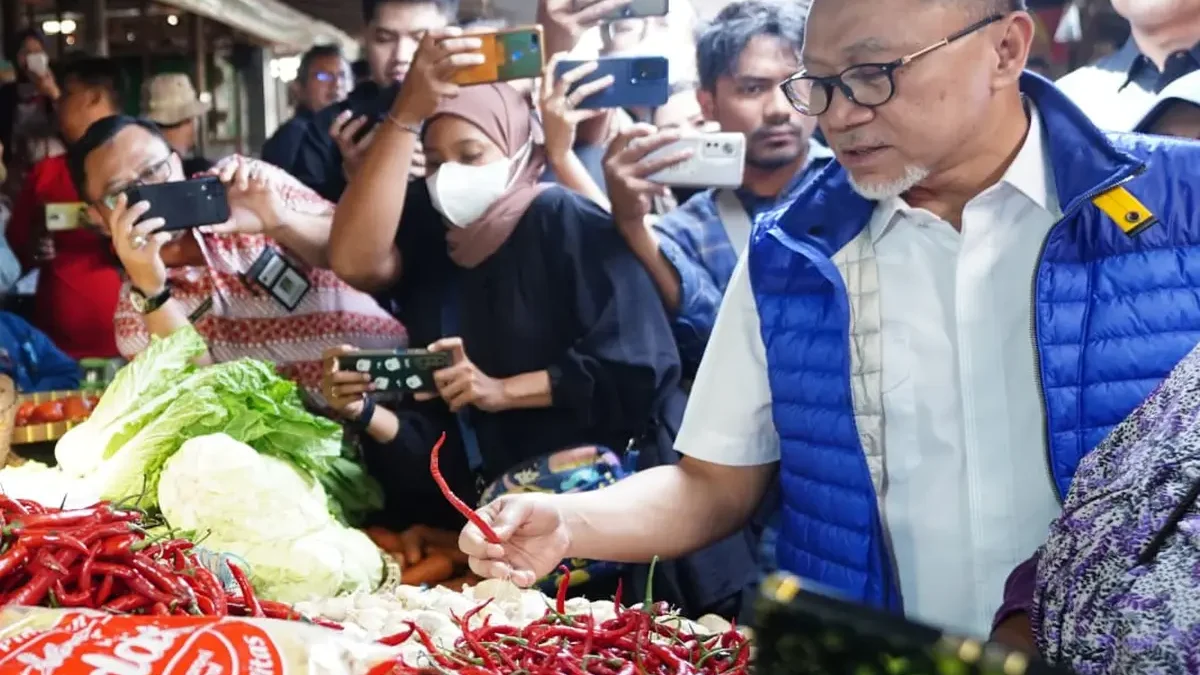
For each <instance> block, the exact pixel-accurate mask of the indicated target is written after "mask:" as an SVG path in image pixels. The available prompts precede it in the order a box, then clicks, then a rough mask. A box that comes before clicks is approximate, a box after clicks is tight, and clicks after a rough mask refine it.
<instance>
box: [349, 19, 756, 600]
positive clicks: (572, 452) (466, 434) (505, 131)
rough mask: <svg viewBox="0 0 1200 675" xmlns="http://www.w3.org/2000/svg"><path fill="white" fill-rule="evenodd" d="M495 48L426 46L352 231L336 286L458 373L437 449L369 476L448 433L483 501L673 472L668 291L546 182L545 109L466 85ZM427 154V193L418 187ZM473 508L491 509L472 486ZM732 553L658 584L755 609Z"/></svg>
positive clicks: (367, 181) (444, 393)
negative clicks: (420, 153) (417, 158)
mask: <svg viewBox="0 0 1200 675" xmlns="http://www.w3.org/2000/svg"><path fill="white" fill-rule="evenodd" d="M478 45H479V40H478V39H477V38H473V37H469V36H461V34H459V33H458V32H457V31H454V30H453V29H449V30H447V31H444V32H431V33H430V34H428V35H427V36H426V37H425V38H424V39H423V41H422V45H421V48H420V50H419V51H418V53H417V56H416V58H415V59H414V63H413V66H412V69H411V70H410V72H409V75H408V77H407V78H406V79H405V86H404V87H403V89H402V90H401V93H400V95H399V97H398V98H397V101H396V103H395V105H394V106H393V108H392V111H391V113H390V114H389V115H388V116H387V118H386V119H387V122H386V123H385V124H383V125H381V126H380V131H379V133H378V135H377V136H376V139H375V140H374V141H373V142H372V145H371V149H370V150H369V151H368V155H367V157H366V159H365V164H364V165H363V169H362V171H361V173H360V174H359V176H360V177H359V178H357V179H356V180H355V181H352V182H351V184H350V187H349V189H348V190H347V192H346V193H345V195H344V196H343V198H342V201H341V203H340V204H339V206H338V210H337V212H336V214H335V217H334V226H333V236H332V238H331V249H330V257H331V262H332V264H333V267H334V269H335V271H337V272H338V273H339V274H341V275H342V276H343V277H344V278H347V279H349V280H352V283H356V284H358V285H360V286H361V287H362V288H364V289H370V290H373V291H376V292H383V293H386V294H388V295H390V296H391V298H392V300H393V301H394V302H395V304H396V306H397V308H398V310H399V312H400V314H401V318H402V320H403V321H404V322H405V324H406V325H408V327H409V330H410V337H411V338H412V339H413V343H414V344H422V343H423V342H425V341H428V342H432V345H431V347H430V348H431V349H432V350H434V351H445V352H449V353H450V354H451V355H452V361H453V365H452V366H451V367H450V368H447V369H445V370H443V371H440V372H438V373H436V374H435V380H436V384H437V386H438V398H439V399H440V401H441V404H440V409H438V410H432V409H426V410H427V411H428V413H429V418H428V419H430V420H431V422H430V423H429V424H428V426H429V427H430V429H431V433H430V434H429V436H428V437H426V438H425V439H424V440H418V439H416V438H412V437H411V436H409V437H406V442H407V443H408V445H405V446H403V447H399V448H398V447H395V446H391V447H375V448H370V447H369V448H368V451H367V454H368V457H369V456H371V455H380V454H386V455H388V456H389V457H391V458H392V459H393V460H394V461H395V458H396V457H397V456H401V455H403V456H406V457H408V458H409V461H411V462H412V466H413V467H418V466H424V467H427V466H428V447H429V446H430V445H432V443H433V441H434V438H435V437H436V435H437V434H438V433H440V432H441V431H449V432H450V433H451V434H452V435H453V436H455V441H457V442H456V443H455V445H454V448H453V450H455V453H454V454H455V455H457V457H452V458H446V452H443V458H444V461H447V463H449V464H451V467H452V469H453V471H454V473H455V475H456V476H462V475H463V474H464V473H465V474H466V475H469V476H474V477H475V478H478V479H480V481H479V484H480V485H486V484H489V483H490V484H491V487H489V488H487V489H486V490H483V491H482V493H476V494H477V495H478V496H480V497H481V498H482V499H481V501H487V500H489V499H491V498H493V497H496V496H499V495H500V494H502V493H504V492H506V491H514V490H520V491H541V492H563V491H572V490H580V489H594V488H595V487H599V486H600V485H602V484H603V483H604V482H605V481H610V480H617V479H619V478H620V477H621V476H622V475H624V472H625V471H626V470H641V469H645V468H648V467H650V466H654V465H657V464H660V463H664V462H668V461H675V455H674V451H673V450H672V443H673V438H674V433H675V430H676V429H677V428H678V422H679V420H680V417H681V414H682V408H683V405H684V397H683V394H682V392H681V391H680V389H679V376H680V366H679V355H678V352H677V351H676V348H675V341H674V338H673V337H672V334H671V330H670V326H669V324H668V321H667V317H666V315H665V314H664V311H663V309H662V305H661V302H659V299H658V296H657V293H656V291H655V287H654V285H653V283H652V282H651V280H650V278H649V277H648V276H647V274H646V272H645V271H644V269H642V268H641V267H640V266H639V265H638V263H637V260H636V259H635V258H634V257H633V254H632V253H631V252H630V251H629V250H628V248H627V247H626V246H625V245H624V244H623V242H622V240H621V239H620V236H619V234H618V233H617V232H616V230H615V229H614V227H613V223H612V220H611V218H610V216H609V214H608V213H606V212H605V211H604V210H603V209H601V208H600V207H598V206H596V205H595V204H594V203H592V202H590V201H588V200H587V199H586V198H584V197H582V196H580V195H578V194H575V193H573V192H570V191H568V190H566V189H564V188H562V187H560V186H558V185H552V184H547V183H542V182H540V181H539V177H540V176H542V175H543V172H544V168H545V155H544V152H543V148H542V145H541V140H542V136H541V129H540V127H539V125H538V124H537V122H536V120H535V118H534V116H533V113H532V111H531V109H530V107H529V104H528V102H527V101H525V100H524V99H523V98H522V97H521V96H520V95H519V94H518V93H517V92H516V91H515V90H514V89H512V88H511V87H509V86H508V85H506V84H488V85H479V86H475V87H465V88H459V87H457V86H455V85H454V84H452V83H451V82H450V79H451V77H452V75H453V73H454V72H455V71H456V70H457V69H458V68H461V67H466V66H470V65H472V64H475V63H478V62H479V59H478V56H479V55H478V54H476V53H472V52H473V50H477V49H479V46H478ZM418 141H420V142H421V143H423V146H424V148H425V153H426V160H427V162H428V168H429V173H428V176H427V178H426V179H425V181H423V182H415V183H409V181H408V180H407V178H408V173H409V162H410V158H411V156H412V151H413V148H414V147H415V145H416V144H417V142H418ZM423 187H424V188H425V189H424V190H422V188H423ZM406 191H407V192H408V193H411V194H406ZM430 206H432V208H430ZM397 221H399V226H398V230H397V225H396V223H397ZM422 336H426V337H427V338H428V340H423V338H422ZM328 389H329V390H330V391H329V394H330V395H331V396H330V397H331V398H332V399H335V400H339V401H342V402H343V403H344V404H345V406H346V408H345V410H346V413H347V416H348V417H350V418H351V421H352V424H356V425H359V426H360V427H362V428H364V429H366V430H367V434H368V435H369V436H370V437H372V438H373V439H374V440H375V441H376V442H378V443H379V444H380V445H384V444H383V442H384V441H385V440H386V438H387V437H388V436H389V433H387V432H390V435H391V436H392V437H394V438H399V436H397V434H402V432H404V430H405V429H407V433H409V434H411V433H412V430H413V425H412V424H397V423H396V421H395V418H394V416H392V415H391V414H390V413H388V412H386V411H383V410H382V409H377V408H376V407H375V406H374V405H373V404H372V403H371V402H370V399H367V398H364V396H365V394H366V393H367V392H368V390H369V385H368V383H367V382H366V378H363V377H362V376H358V375H355V374H352V373H330V374H329V377H328ZM439 415H440V417H439ZM376 432H382V433H376ZM414 444H415V446H416V447H413V446H414ZM464 465H465V466H464ZM464 469H466V470H465V471H464ZM414 473H415V471H414ZM381 479H382V480H383V482H385V483H387V482H388V479H387V478H386V477H381ZM410 480H411V479H410ZM458 489H459V490H460V494H461V496H463V497H464V498H466V499H467V500H468V501H470V497H472V496H475V495H472V494H470V492H472V490H471V486H470V485H469V483H468V484H467V485H466V486H465V487H459V488H458ZM431 501H432V502H433V503H436V502H437V501H440V500H438V499H437V497H436V493H434V496H433V497H432V498H431ZM735 539H736V537H735ZM729 544H730V542H726V543H725V544H723V545H722V546H724V548H725V549H730V548H733V549H736V553H734V554H733V557H731V556H730V554H729V551H728V550H723V551H720V552H717V553H716V554H715V555H712V553H713V550H710V551H708V552H705V553H702V554H700V555H698V556H695V557H693V558H692V559H689V560H686V561H682V562H680V563H675V564H674V565H675V566H676V567H672V568H671V569H668V570H667V574H666V578H665V580H664V579H661V578H660V579H659V580H658V582H659V583H658V585H657V586H656V588H658V589H659V591H660V592H662V597H663V599H667V600H670V601H672V602H675V603H676V604H682V605H685V610H686V611H693V612H700V611H708V610H712V609H717V608H718V606H719V605H720V603H721V602H722V601H725V600H728V599H729V597H730V596H731V595H733V594H736V593H737V592H738V591H740V590H741V589H742V587H743V584H744V582H745V581H748V580H749V579H750V578H752V577H753V573H754V565H753V561H752V558H751V554H750V553H749V546H748V543H747V542H745V541H736V542H732V545H729ZM718 548H721V547H718ZM599 569H601V568H597V567H595V566H590V567H588V572H592V573H595V572H597V571H598V570H599ZM607 571H611V570H610V569H609V570H607ZM642 571H643V572H644V570H642ZM583 576H584V577H585V578H586V577H587V575H583ZM638 580H641V581H644V576H643V577H641V578H640V579H638ZM589 593H590V594H593V595H594V594H596V588H595V587H593V588H592V589H589Z"/></svg>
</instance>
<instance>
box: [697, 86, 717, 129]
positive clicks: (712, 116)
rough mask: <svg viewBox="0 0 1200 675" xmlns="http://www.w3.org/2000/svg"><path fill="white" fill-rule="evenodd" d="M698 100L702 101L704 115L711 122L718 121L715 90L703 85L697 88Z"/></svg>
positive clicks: (701, 108) (701, 109)
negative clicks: (712, 90)
mask: <svg viewBox="0 0 1200 675" xmlns="http://www.w3.org/2000/svg"><path fill="white" fill-rule="evenodd" d="M696 100H697V101H699V102H700V112H701V113H702V114H703V115H704V119H705V120H706V121H709V122H714V121H716V119H717V97H716V96H715V95H714V92H711V91H709V90H707V89H705V88H703V87H701V88H699V89H697V90H696Z"/></svg>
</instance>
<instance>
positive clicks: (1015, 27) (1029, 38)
mask: <svg viewBox="0 0 1200 675" xmlns="http://www.w3.org/2000/svg"><path fill="white" fill-rule="evenodd" d="M1035 30H1036V25H1035V24H1034V22H1033V17H1031V16H1030V15H1029V14H1027V13H1025V12H1016V13H1014V14H1013V15H1012V16H1011V18H1009V19H1008V21H1007V22H1006V23H1005V25H1004V35H1003V36H1002V37H1001V39H1000V42H999V43H998V44H997V45H996V54H997V56H998V57H999V59H998V61H997V68H996V80H997V81H996V85H997V88H1007V87H1008V86H1011V85H1014V84H1016V83H1017V82H1018V81H1020V79H1021V73H1022V72H1024V70H1025V66H1026V65H1027V64H1028V63H1029V54H1030V52H1031V51H1032V50H1033V36H1034V32H1035Z"/></svg>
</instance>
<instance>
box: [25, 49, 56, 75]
mask: <svg viewBox="0 0 1200 675" xmlns="http://www.w3.org/2000/svg"><path fill="white" fill-rule="evenodd" d="M49 69H50V56H49V55H48V54H46V52H33V53H32V54H26V55H25V70H28V71H29V74H30V75H45V74H46V71H48V70H49Z"/></svg>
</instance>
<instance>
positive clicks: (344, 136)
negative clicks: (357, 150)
mask: <svg viewBox="0 0 1200 675" xmlns="http://www.w3.org/2000/svg"><path fill="white" fill-rule="evenodd" d="M366 124H367V116H366V115H363V116H362V117H356V118H354V119H352V120H350V121H349V122H347V123H346V124H345V125H344V126H343V127H342V129H341V131H339V132H338V133H337V134H336V135H335V136H334V138H335V139H337V141H338V143H339V144H341V145H354V137H355V136H357V135H358V132H360V131H362V128H363V127H364V126H366Z"/></svg>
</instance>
